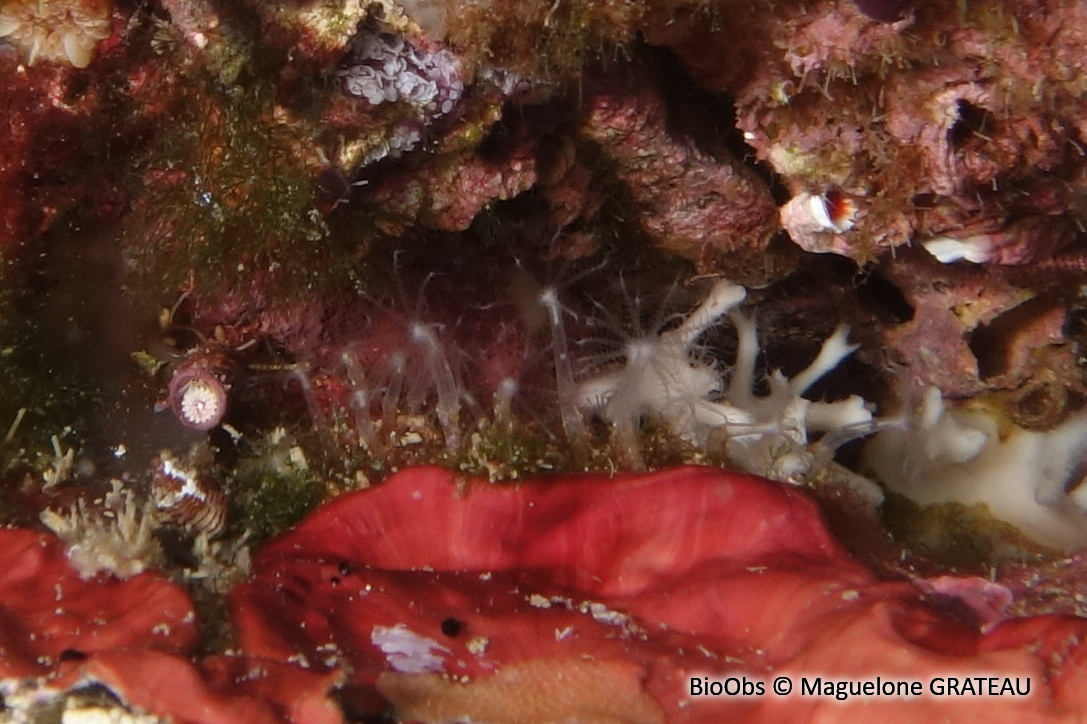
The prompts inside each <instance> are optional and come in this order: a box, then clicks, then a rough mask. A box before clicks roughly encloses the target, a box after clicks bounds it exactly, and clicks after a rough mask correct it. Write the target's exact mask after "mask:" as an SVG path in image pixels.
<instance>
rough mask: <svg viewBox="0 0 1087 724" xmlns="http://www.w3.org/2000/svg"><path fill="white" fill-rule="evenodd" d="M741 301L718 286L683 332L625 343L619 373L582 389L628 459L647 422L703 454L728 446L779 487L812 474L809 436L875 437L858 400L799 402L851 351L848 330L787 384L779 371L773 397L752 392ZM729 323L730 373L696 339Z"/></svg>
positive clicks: (752, 355)
mask: <svg viewBox="0 0 1087 724" xmlns="http://www.w3.org/2000/svg"><path fill="white" fill-rule="evenodd" d="M745 296H746V290H745V289H744V288H743V287H741V286H739V285H736V284H732V283H730V282H728V281H724V280H722V281H718V282H717V283H716V284H715V285H714V286H713V287H712V289H711V290H710V292H709V294H708V295H707V297H706V299H705V300H704V301H703V302H702V303H701V304H700V305H699V306H698V308H696V309H695V310H694V311H693V312H691V314H690V315H688V316H687V317H686V318H685V319H684V320H683V322H682V323H681V324H680V325H679V326H677V327H675V328H673V329H668V330H665V331H662V332H659V333H654V334H649V335H644V336H641V337H637V338H634V339H631V340H629V341H627V343H626V345H625V349H624V350H623V354H622V364H621V365H620V366H617V367H614V368H612V369H608V370H606V371H604V372H602V373H600V374H598V375H595V376H592V377H589V378H588V379H585V380H583V381H582V382H580V384H579V385H578V402H579V406H580V407H581V408H582V409H586V410H592V411H595V412H596V413H597V414H599V415H601V416H602V417H603V418H604V419H606V420H607V421H608V422H610V423H611V424H612V427H613V430H614V434H615V438H616V442H617V444H618V445H619V446H620V449H621V450H623V451H625V454H626V456H627V457H628V458H629V459H631V460H632V461H635V462H637V461H640V454H639V451H638V449H637V445H638V443H637V435H636V431H637V428H638V426H639V424H640V420H641V419H642V418H653V419H655V420H657V421H658V422H660V423H663V424H664V425H665V426H666V427H667V428H668V429H669V431H670V432H672V433H673V434H675V435H677V436H678V437H680V438H682V439H684V440H686V441H687V442H689V443H691V444H692V445H696V446H698V447H702V448H705V447H706V446H707V445H710V444H723V445H724V446H725V451H726V452H727V454H728V456H729V457H730V458H731V459H732V460H733V461H734V462H735V463H736V464H737V465H740V466H741V467H743V468H744V469H745V470H747V471H749V472H752V473H756V474H759V475H765V476H768V477H773V478H777V479H789V478H793V477H796V476H800V475H803V474H804V473H805V472H807V471H808V469H809V467H810V465H811V462H812V457H811V453H810V452H809V451H808V448H807V444H808V438H809V435H810V434H812V433H828V434H831V433H833V434H835V435H836V437H839V438H841V439H842V440H843V441H844V440H845V439H849V438H850V437H852V435H851V434H850V431H851V430H858V431H869V430H870V426H871V421H872V413H871V411H870V410H869V407H868V405H867V404H866V403H865V401H864V400H863V399H861V398H860V397H858V396H856V395H854V396H852V397H849V398H847V399H845V400H842V401H840V402H830V403H828V402H813V401H811V400H808V399H806V398H804V397H803V396H802V395H803V394H804V393H805V392H807V391H808V389H810V388H811V386H812V385H813V384H815V382H817V381H818V380H819V378H821V377H822V376H823V375H825V374H826V373H827V372H829V371H830V370H832V369H834V368H835V367H837V366H838V364H839V363H840V362H841V361H842V360H843V359H845V358H846V357H848V356H849V355H850V354H851V353H852V352H853V350H854V349H855V346H853V345H850V344H848V343H847V342H846V337H847V335H848V329H847V328H846V327H844V326H842V327H839V328H838V329H837V331H835V332H834V334H833V335H831V337H830V338H829V339H827V340H826V342H824V343H823V347H822V349H821V350H820V351H819V354H818V356H817V357H816V359H815V360H814V361H813V362H812V363H811V364H810V365H809V366H808V367H807V368H806V369H804V370H802V371H801V372H800V373H799V374H797V375H796V376H795V377H793V378H791V379H789V378H786V377H785V376H784V375H783V374H781V373H780V372H774V373H773V374H771V375H770V378H769V379H768V380H767V382H768V385H769V389H770V392H769V394H767V395H764V396H758V395H756V394H755V382H756V377H755V364H756V360H757V358H758V353H759V349H758V339H757V335H756V330H755V323H754V322H753V321H752V320H751V319H748V318H747V317H745V316H743V315H742V314H740V313H739V312H738V311H736V307H738V306H739V304H740V302H742V301H743V299H744V297H745ZM726 315H728V316H729V319H730V320H731V321H732V323H733V325H735V327H736V330H737V332H738V334H739V345H738V348H737V353H736V364H735V366H734V368H733V369H732V370H731V374H729V371H728V370H721V369H718V367H717V366H716V365H714V364H712V363H710V362H707V361H705V360H704V359H701V358H700V356H699V355H698V354H697V344H698V340H699V338H700V337H701V336H702V334H703V333H704V332H706V331H707V330H708V329H710V328H711V327H712V326H714V325H715V324H717V323H718V322H719V321H720V319H721V318H723V317H724V316H726ZM726 379H727V381H728V383H727V385H726ZM828 436H829V435H828Z"/></svg>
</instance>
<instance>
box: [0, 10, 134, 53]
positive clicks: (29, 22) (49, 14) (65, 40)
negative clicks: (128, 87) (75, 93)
mask: <svg viewBox="0 0 1087 724" xmlns="http://www.w3.org/2000/svg"><path fill="white" fill-rule="evenodd" d="M112 12H113V5H112V3H111V2H110V1H109V0H5V2H0V39H3V40H5V41H7V42H8V43H11V44H12V45H14V46H15V47H17V48H19V49H20V50H22V51H24V52H25V53H26V55H27V60H26V62H27V65H34V64H35V63H37V62H38V61H41V60H46V61H53V62H56V63H67V64H69V65H73V66H75V67H76V68H86V67H87V66H88V65H90V64H91V61H92V60H94V49H95V46H96V45H98V42H99V41H101V40H105V39H106V38H108V37H109V35H110V24H111V23H110V17H111V14H112Z"/></svg>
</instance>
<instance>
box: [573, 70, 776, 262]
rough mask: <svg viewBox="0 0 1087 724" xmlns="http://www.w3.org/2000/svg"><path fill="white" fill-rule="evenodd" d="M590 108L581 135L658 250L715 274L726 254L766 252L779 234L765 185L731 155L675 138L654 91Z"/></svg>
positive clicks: (604, 98)
mask: <svg viewBox="0 0 1087 724" xmlns="http://www.w3.org/2000/svg"><path fill="white" fill-rule="evenodd" d="M586 107H587V108H586V113H585V120H584V122H583V124H582V127H581V131H582V134H583V135H584V136H585V138H588V139H591V140H592V141H594V142H596V143H597V144H599V145H600V147H601V149H602V151H603V152H604V154H605V155H606V156H607V157H608V158H609V159H610V160H611V161H612V162H614V163H615V165H616V174H617V178H618V179H619V181H620V182H621V183H622V184H623V185H624V186H625V187H626V190H627V191H628V192H629V193H630V195H631V196H632V198H633V201H634V203H635V205H636V206H637V207H638V208H640V209H642V211H641V212H640V213H639V215H638V225H639V226H640V227H641V228H642V230H643V231H644V232H645V233H646V234H647V235H648V236H649V237H650V239H651V240H652V241H653V243H654V244H655V245H656V246H658V247H659V248H661V249H665V250H667V251H669V252H672V253H675V254H678V255H680V256H682V257H685V258H687V259H691V260H693V261H695V262H696V263H698V264H700V265H703V266H706V267H712V266H713V264H714V263H715V262H717V260H718V256H719V255H720V254H722V253H724V252H729V251H735V250H736V249H747V250H757V249H761V248H763V247H764V246H765V245H766V243H767V242H768V241H769V239H770V236H771V235H772V234H773V233H774V231H776V230H777V220H776V210H775V206H774V203H773V200H772V198H771V196H770V192H769V189H768V188H767V187H766V185H765V184H764V183H763V182H762V181H761V180H760V179H758V178H757V177H756V176H755V175H754V174H753V173H752V172H751V171H750V170H749V169H747V168H745V167H743V166H742V165H741V164H739V163H738V162H737V161H736V160H735V159H734V158H733V157H732V156H731V154H730V153H729V152H728V151H726V150H725V149H724V148H717V149H715V153H713V154H711V153H708V152H706V151H704V150H702V149H700V148H699V147H697V146H696V145H695V143H694V141H693V139H690V138H683V137H682V136H679V137H677V136H673V135H672V134H671V133H670V129H669V127H668V123H667V118H666V112H665V105H664V102H663V100H662V98H661V97H660V96H659V95H658V94H657V93H655V92H654V91H652V90H650V89H649V88H638V89H631V90H627V91H624V90H621V89H615V90H612V89H608V90H601V91H598V92H597V93H596V94H594V95H593V96H591V97H589V98H587V99H586Z"/></svg>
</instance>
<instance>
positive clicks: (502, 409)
mask: <svg viewBox="0 0 1087 724" xmlns="http://www.w3.org/2000/svg"><path fill="white" fill-rule="evenodd" d="M517 389H518V384H517V380H515V379H513V378H512V377H503V378H502V381H501V382H499V383H498V388H497V389H496V390H495V391H494V421H495V423H496V424H497V425H500V426H502V427H504V428H505V429H506V430H507V431H512V430H513V411H512V407H513V398H514V396H515V395H516V394H517Z"/></svg>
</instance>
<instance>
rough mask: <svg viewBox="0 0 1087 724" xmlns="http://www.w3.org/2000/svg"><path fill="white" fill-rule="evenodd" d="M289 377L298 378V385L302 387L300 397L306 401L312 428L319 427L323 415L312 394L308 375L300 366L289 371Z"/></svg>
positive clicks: (322, 420)
mask: <svg viewBox="0 0 1087 724" xmlns="http://www.w3.org/2000/svg"><path fill="white" fill-rule="evenodd" d="M291 377H294V378H295V379H296V380H298V386H299V387H301V388H302V397H303V399H305V401H306V411H307V412H309V416H310V422H311V423H312V424H313V427H314V428H317V427H319V426H320V425H321V423H322V422H324V419H325V416H324V414H323V413H322V412H321V406H320V405H318V404H317V396H316V395H314V394H313V385H311V384H310V382H309V377H308V376H307V375H306V372H305V370H303V369H302V368H300V367H296V368H295V369H294V370H292V371H291Z"/></svg>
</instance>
